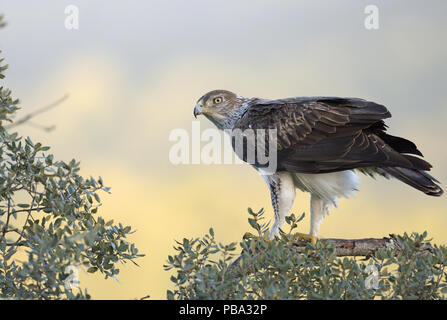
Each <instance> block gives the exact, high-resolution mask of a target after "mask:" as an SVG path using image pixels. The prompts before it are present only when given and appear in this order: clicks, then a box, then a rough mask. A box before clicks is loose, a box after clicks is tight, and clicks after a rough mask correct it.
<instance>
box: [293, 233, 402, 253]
mask: <svg viewBox="0 0 447 320" xmlns="http://www.w3.org/2000/svg"><path fill="white" fill-rule="evenodd" d="M320 241H322V242H329V243H331V244H332V245H333V246H334V247H335V254H336V255H337V257H345V256H353V257H358V256H370V255H373V254H374V253H375V252H376V251H377V250H379V249H396V250H399V248H398V247H397V243H396V241H395V238H394V236H393V235H390V237H384V238H380V239H378V238H365V239H334V238H328V239H321V240H320ZM293 245H294V246H295V247H296V249H297V251H298V252H304V249H305V247H306V242H304V241H299V242H297V243H294V244H293Z"/></svg>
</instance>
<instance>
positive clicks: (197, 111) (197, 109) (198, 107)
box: [194, 101, 204, 119]
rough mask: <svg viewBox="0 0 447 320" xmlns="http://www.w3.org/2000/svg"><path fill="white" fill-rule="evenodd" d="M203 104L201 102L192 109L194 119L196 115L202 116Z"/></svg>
mask: <svg viewBox="0 0 447 320" xmlns="http://www.w3.org/2000/svg"><path fill="white" fill-rule="evenodd" d="M202 105H203V103H202V102H201V101H199V102H198V103H197V104H196V106H195V107H194V117H195V118H196V119H197V116H198V115H201V114H203V112H204V110H203V107H202Z"/></svg>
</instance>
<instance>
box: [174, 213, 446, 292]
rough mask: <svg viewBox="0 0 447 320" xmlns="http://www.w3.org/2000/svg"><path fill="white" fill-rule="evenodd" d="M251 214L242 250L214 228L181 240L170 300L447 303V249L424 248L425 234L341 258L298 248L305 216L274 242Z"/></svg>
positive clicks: (322, 246)
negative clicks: (224, 241) (298, 230)
mask: <svg viewBox="0 0 447 320" xmlns="http://www.w3.org/2000/svg"><path fill="white" fill-rule="evenodd" d="M249 214H250V218H249V224H250V226H251V227H252V228H253V229H254V230H255V232H256V235H250V234H247V235H246V236H244V239H243V240H242V241H241V242H240V243H239V244H238V243H231V244H228V245H223V244H221V243H217V242H216V239H215V236H214V231H213V230H212V229H210V231H209V234H207V235H205V236H204V237H202V238H196V239H183V241H181V242H177V245H176V246H175V247H174V249H175V250H176V254H175V255H173V256H169V257H168V261H167V264H166V265H165V270H171V272H172V271H173V272H174V274H173V275H172V276H171V281H172V282H173V284H174V290H168V291H167V297H168V299H445V294H446V293H447V283H446V278H447V274H446V272H445V271H446V270H445V267H446V264H447V248H446V247H445V246H436V245H434V246H431V249H430V250H425V249H422V248H423V247H424V246H423V244H424V243H426V242H427V241H428V240H427V234H426V233H425V232H424V233H423V234H417V233H412V234H411V235H408V234H404V235H403V236H397V237H395V239H396V242H397V243H396V247H395V248H386V249H380V250H378V251H377V252H376V253H375V254H374V255H372V256H370V257H366V258H363V259H359V258H354V257H349V258H348V257H344V258H340V257H337V256H336V254H335V248H334V247H333V245H331V244H329V243H327V242H324V241H318V242H317V244H316V245H315V246H313V245H312V244H310V243H309V244H307V246H306V248H305V250H304V252H301V253H300V252H298V251H297V250H296V249H295V246H294V244H296V242H297V239H296V236H295V235H294V233H293V230H294V229H295V228H296V227H297V225H298V223H299V221H300V220H301V219H302V218H303V216H304V215H302V216H301V217H299V218H297V217H295V216H294V215H291V216H290V217H288V218H287V220H286V222H287V225H288V227H289V232H288V233H284V232H282V233H281V235H280V239H276V240H273V241H270V240H268V232H267V224H265V223H262V219H263V217H262V214H263V211H262V210H261V211H259V212H253V211H252V210H250V209H249ZM396 248H399V249H396ZM237 249H239V250H240V251H241V252H242V253H241V256H240V259H238V260H237V261H236V262H234V258H235V257H236V256H237V255H238V254H236V251H237Z"/></svg>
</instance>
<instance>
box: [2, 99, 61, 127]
mask: <svg viewBox="0 0 447 320" xmlns="http://www.w3.org/2000/svg"><path fill="white" fill-rule="evenodd" d="M68 97H69V94H68V93H66V94H65V95H63V96H62V97H61V98H59V99H57V100H56V101H54V102H52V103H50V104H49V105H47V106H45V107H42V108H40V109H38V110H36V111H34V112H31V113H29V114H27V115H26V116H24V117H23V118H20V119H18V120H17V121H14V122H13V123H11V124H10V125H7V126H5V128H6V129H11V128H14V127H17V126H19V125H21V124H24V123H25V122H28V121H29V120H31V119H32V118H34V117H36V116H37V115H39V114H42V113H44V112H47V111H49V110H51V109H53V108H55V107H57V106H58V105H60V104H62V103H63V102H64V101H65V100H67V99H68ZM52 129H54V126H50V127H44V130H46V131H50V130H52Z"/></svg>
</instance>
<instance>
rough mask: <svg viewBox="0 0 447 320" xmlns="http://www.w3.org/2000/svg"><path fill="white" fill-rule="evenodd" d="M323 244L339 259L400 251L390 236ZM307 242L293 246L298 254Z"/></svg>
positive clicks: (427, 247)
mask: <svg viewBox="0 0 447 320" xmlns="http://www.w3.org/2000/svg"><path fill="white" fill-rule="evenodd" d="M319 241H321V242H329V243H331V244H333V245H334V247H335V254H336V256H337V257H345V256H351V257H359V256H365V257H368V256H371V255H373V254H374V253H375V252H376V251H377V250H379V249H392V250H395V251H400V250H401V248H400V247H399V245H398V243H397V241H396V236H395V235H393V234H390V235H389V237H384V238H365V239H334V238H326V239H321V240H319ZM306 245H307V242H305V241H298V242H296V243H293V244H292V246H293V247H295V248H296V251H297V252H298V253H302V252H304V251H305V248H306ZM420 249H421V250H423V251H429V252H432V249H433V248H432V246H431V244H430V243H429V242H427V243H423V244H422V245H421V247H420ZM241 259H242V255H241V256H239V257H238V258H237V259H236V260H234V261H233V262H232V263H231V264H230V266H229V267H228V269H233V268H234V267H236V266H237V265H238V264H239V261H240V260H241Z"/></svg>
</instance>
